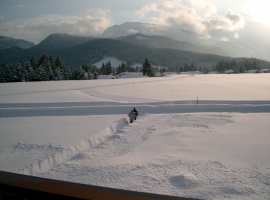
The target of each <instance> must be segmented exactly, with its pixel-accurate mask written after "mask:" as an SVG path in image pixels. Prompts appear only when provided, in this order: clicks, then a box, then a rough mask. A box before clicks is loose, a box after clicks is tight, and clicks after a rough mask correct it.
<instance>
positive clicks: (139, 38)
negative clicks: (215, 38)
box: [116, 33, 228, 56]
mask: <svg viewBox="0 0 270 200" xmlns="http://www.w3.org/2000/svg"><path fill="white" fill-rule="evenodd" d="M116 39H117V40H120V41H124V42H128V43H131V44H139V45H146V46H150V47H153V48H165V49H178V50H184V51H193V52H199V53H206V54H215V55H221V56H228V54H226V53H225V52H224V51H223V50H222V49H221V48H218V47H214V46H213V47H211V46H207V45H202V44H193V43H191V42H184V41H177V40H173V39H171V38H169V37H164V36H157V35H144V34H141V33H136V34H132V35H128V36H123V37H119V38H116Z"/></svg>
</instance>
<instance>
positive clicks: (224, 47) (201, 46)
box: [101, 22, 270, 61]
mask: <svg viewBox="0 0 270 200" xmlns="http://www.w3.org/2000/svg"><path fill="white" fill-rule="evenodd" d="M135 33H142V34H145V35H152V36H164V37H167V38H168V37H169V38H172V39H174V41H173V42H172V41H168V40H167V41H166V44H165V48H166V46H167V47H169V48H175V49H182V50H188V51H196V52H202V53H210V54H211V53H214V54H217V55H228V56H231V57H255V58H259V59H265V60H268V61H269V60H270V47H265V46H263V45H260V46H258V44H256V45H255V44H254V45H253V46H249V45H248V44H245V43H243V41H242V42H236V41H234V42H231V41H227V40H226V39H225V38H224V40H223V41H220V40H205V39H201V38H200V37H198V35H197V34H196V33H195V32H192V31H187V30H185V29H178V30H177V31H176V30H172V29H170V30H168V29H165V28H164V26H160V25H156V24H149V23H140V22H126V23H123V24H120V25H113V26H111V27H109V28H108V29H106V30H105V31H104V32H103V33H102V34H101V36H102V37H109V38H118V37H124V36H128V35H131V34H135ZM235 37H238V35H237V34H236V35H235ZM137 38H138V37H137ZM163 39H165V38H163ZM127 41H130V40H129V39H127ZM137 43H139V41H138V40H137ZM160 43H162V41H160ZM168 43H171V44H170V45H169V44H168ZM172 43H174V44H172ZM148 45H150V44H149V43H148ZM162 45H164V43H162V44H161V45H160V46H162Z"/></svg>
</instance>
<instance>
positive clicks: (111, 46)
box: [0, 34, 269, 68]
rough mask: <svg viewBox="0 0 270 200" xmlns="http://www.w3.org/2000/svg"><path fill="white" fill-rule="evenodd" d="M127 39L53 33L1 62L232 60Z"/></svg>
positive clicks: (0, 55) (201, 63)
mask: <svg viewBox="0 0 270 200" xmlns="http://www.w3.org/2000/svg"><path fill="white" fill-rule="evenodd" d="M127 38H128V37H126V38H120V39H119V38H118V39H108V38H107V39H104V38H91V37H81V36H72V35H68V34H52V35H49V36H48V37H47V38H46V39H44V40H43V41H41V42H40V43H39V44H38V45H36V46H34V47H32V48H29V49H21V48H19V47H12V48H9V49H5V50H0V64H1V65H4V64H16V63H17V62H20V63H21V64H24V63H25V62H26V61H30V59H31V55H32V54H34V55H35V57H36V62H37V61H38V59H39V58H40V56H41V54H43V53H45V54H47V55H49V54H51V55H52V56H53V58H56V57H57V56H58V55H59V56H60V57H61V60H62V62H63V63H64V64H65V65H66V66H68V67H76V66H80V65H83V64H89V65H92V64H95V63H97V62H99V61H100V60H102V59H104V58H106V57H114V58H117V59H118V60H122V61H126V64H127V65H128V66H132V65H133V64H135V63H143V62H144V59H145V58H148V59H149V61H150V63H151V64H152V65H154V66H164V67H172V68H173V67H176V66H183V65H184V64H191V63H193V64H194V65H196V66H197V67H207V68H212V66H213V65H214V64H216V63H217V62H219V61H220V60H231V59H232V58H231V57H227V56H219V55H214V54H203V53H197V52H192V51H184V50H179V49H172V48H171V49H169V48H161V47H160V46H158V48H157V47H156V46H154V45H155V44H156V42H155V41H157V40H158V39H162V38H159V37H155V36H154V37H149V41H150V42H148V43H149V45H142V44H140V43H139V44H135V42H133V43H132V42H127V41H132V38H135V39H136V38H137V39H136V40H138V38H139V40H145V39H144V38H148V36H145V35H138V34H137V35H133V36H130V38H131V39H130V40H129V39H127ZM163 39H164V40H163V41H164V45H165V44H166V45H169V44H170V45H171V42H173V40H172V41H170V39H168V38H163ZM146 40H147V39H146ZM151 41H152V42H151ZM150 44H151V45H152V46H151V45H150ZM156 45H157V44H156ZM266 65H267V66H268V65H269V63H266Z"/></svg>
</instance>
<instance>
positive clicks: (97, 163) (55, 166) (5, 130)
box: [0, 74, 270, 199]
mask: <svg viewBox="0 0 270 200" xmlns="http://www.w3.org/2000/svg"><path fill="white" fill-rule="evenodd" d="M269 80H270V74H239V75H219V74H211V75H193V76H190V75H174V76H168V77H160V78H132V79H127V78H126V79H121V78H120V79H102V80H96V81H93V80H90V81H58V82H36V83H7V84H0V138H1V140H0V170H3V171H11V172H18V173H24V174H31V175H35V176H40V177H48V178H52V179H59V180H66V181H72V182H78V183H86V184H92V185H100V186H108V187H114V188H124V189H129V190H136V191H144V192H151V193H160V194H169V195H175V196H185V197H194V198H203V199H269V197H270V159H269V153H270V134H269V133H268V132H269V130H270V124H269V121H270V102H269V100H270V92H269V91H270V82H269ZM197 97H198V104H197ZM134 106H135V107H136V108H137V109H138V111H139V118H138V119H137V120H136V121H135V122H134V123H132V124H128V123H127V120H126V116H127V113H128V112H129V111H130V109H131V108H133V107H134Z"/></svg>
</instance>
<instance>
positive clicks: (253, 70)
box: [247, 69, 259, 73]
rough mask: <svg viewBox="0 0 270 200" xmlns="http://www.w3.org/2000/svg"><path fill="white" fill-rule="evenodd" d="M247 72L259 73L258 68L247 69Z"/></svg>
mask: <svg viewBox="0 0 270 200" xmlns="http://www.w3.org/2000/svg"><path fill="white" fill-rule="evenodd" d="M247 73H259V70H257V69H251V70H248V71H247Z"/></svg>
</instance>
